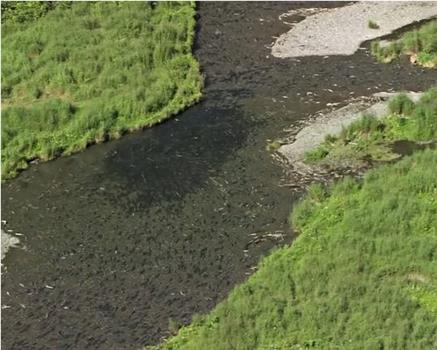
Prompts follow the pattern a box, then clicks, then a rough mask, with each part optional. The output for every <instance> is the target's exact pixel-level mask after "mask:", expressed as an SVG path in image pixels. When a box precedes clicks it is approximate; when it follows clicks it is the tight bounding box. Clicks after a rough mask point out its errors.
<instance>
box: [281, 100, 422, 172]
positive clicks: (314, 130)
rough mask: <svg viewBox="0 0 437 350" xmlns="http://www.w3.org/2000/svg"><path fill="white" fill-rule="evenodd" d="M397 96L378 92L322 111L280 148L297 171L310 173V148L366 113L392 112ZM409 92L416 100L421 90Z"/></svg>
mask: <svg viewBox="0 0 437 350" xmlns="http://www.w3.org/2000/svg"><path fill="white" fill-rule="evenodd" d="M395 95H396V93H385V92H382V93H377V94H374V95H373V99H368V98H367V99H364V98H363V99H362V100H359V101H355V102H352V103H350V104H348V105H346V106H344V107H341V108H338V109H336V110H333V111H329V112H327V113H320V114H319V115H318V116H317V117H315V118H314V119H313V121H312V122H310V124H309V125H307V126H305V127H304V128H303V129H302V130H300V131H299V132H298V133H297V135H296V136H295V138H294V141H293V142H292V143H289V144H286V145H283V146H281V147H280V148H279V150H278V151H279V153H281V154H282V155H283V156H284V157H285V158H286V159H287V161H288V162H289V163H290V164H291V165H292V166H293V168H294V169H295V170H297V171H299V172H308V171H310V170H311V167H309V166H308V165H306V164H305V163H304V161H303V160H304V155H305V153H306V152H307V151H310V150H312V149H314V148H315V147H316V146H318V145H319V144H320V143H322V142H323V141H324V140H325V137H326V136H327V135H336V134H339V133H340V132H341V130H342V129H343V128H345V127H347V126H349V125H350V124H352V123H353V122H354V121H356V120H358V119H359V118H361V116H362V115H363V114H369V115H373V116H375V117H376V118H383V117H385V116H386V115H387V114H388V113H389V111H388V99H389V98H391V97H393V96H395ZM407 95H408V97H409V98H410V99H411V100H413V101H415V102H416V101H418V99H419V98H420V96H421V93H414V92H410V93H408V94H407ZM377 100H379V101H377ZM381 100H382V101H381Z"/></svg>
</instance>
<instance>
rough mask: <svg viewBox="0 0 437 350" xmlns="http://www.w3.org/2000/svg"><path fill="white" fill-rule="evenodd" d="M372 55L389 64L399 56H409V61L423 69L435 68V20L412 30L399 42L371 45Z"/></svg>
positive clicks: (436, 50) (436, 51)
mask: <svg viewBox="0 0 437 350" xmlns="http://www.w3.org/2000/svg"><path fill="white" fill-rule="evenodd" d="M371 52H372V54H373V55H374V56H375V57H376V58H377V59H378V60H379V61H381V62H385V63H388V62H391V61H393V60H394V59H396V58H398V57H399V56H401V55H409V56H411V61H412V62H416V63H419V64H421V65H423V66H425V67H430V68H435V67H437V20H433V21H431V22H429V23H427V24H425V25H423V26H422V27H421V28H420V29H418V30H412V31H409V32H407V33H405V34H404V35H402V37H401V38H400V39H399V40H395V41H393V42H391V43H389V44H388V45H387V46H381V45H380V43H379V41H374V42H372V44H371Z"/></svg>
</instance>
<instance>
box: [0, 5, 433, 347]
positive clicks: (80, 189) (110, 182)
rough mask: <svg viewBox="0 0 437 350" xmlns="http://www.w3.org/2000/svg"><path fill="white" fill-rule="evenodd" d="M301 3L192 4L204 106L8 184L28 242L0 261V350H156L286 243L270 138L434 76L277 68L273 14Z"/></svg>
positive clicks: (11, 218) (329, 62)
mask: <svg viewBox="0 0 437 350" xmlns="http://www.w3.org/2000/svg"><path fill="white" fill-rule="evenodd" d="M334 5H335V4H333V3H331V4H329V6H334ZM297 6H302V4H299V3H292V4H290V3H288V4H287V3H271V2H270V3H256V5H255V4H253V3H243V2H238V3H237V2H229V3H215V2H209V3H200V4H199V32H198V36H197V43H196V54H197V56H198V57H199V60H200V62H201V65H202V69H203V70H204V73H205V76H206V89H205V98H204V100H203V101H202V102H201V103H199V104H198V105H196V106H193V107H192V108H190V109H188V110H187V111H186V112H184V113H182V114H180V115H179V116H177V117H176V118H174V119H172V120H169V121H168V122H166V123H164V124H162V125H159V126H156V127H153V128H151V129H149V130H146V131H144V132H140V133H135V134H132V135H128V136H126V137H123V138H122V139H121V140H118V141H113V142H109V143H106V144H103V145H97V146H93V147H91V148H90V149H88V150H86V151H85V152H83V153H80V154H76V155H73V156H71V157H66V158H61V159H58V160H56V161H53V162H48V163H45V164H39V165H35V166H32V167H31V168H30V169H29V170H28V171H25V172H23V173H22V174H21V175H20V176H19V177H18V178H16V179H14V180H12V181H9V182H7V183H5V184H3V185H2V194H3V195H2V216H3V217H2V218H3V219H6V220H7V225H8V227H10V228H11V229H13V230H14V232H21V233H23V234H24V236H22V237H20V240H21V241H22V242H23V244H24V245H25V246H26V250H19V249H16V248H15V249H14V248H13V249H12V250H11V251H9V252H8V256H7V257H6V258H5V260H4V263H5V265H6V271H5V273H4V275H3V276H2V277H3V278H2V303H3V305H7V306H9V308H5V309H3V310H2V331H3V332H2V346H3V347H4V349H132V348H137V347H139V346H141V345H145V344H151V343H157V342H159V341H160V340H161V339H162V337H166V336H168V334H169V332H168V323H169V319H172V320H175V321H176V322H182V323H187V322H189V321H190V319H191V317H192V315H193V314H194V313H204V312H207V311H208V310H210V309H211V308H212V307H213V306H214V305H216V304H217V302H219V301H220V300H222V299H223V298H224V297H225V296H226V295H227V293H228V292H229V291H230V290H231V288H232V287H233V286H234V285H235V284H236V283H239V282H241V281H242V280H244V279H245V278H246V277H247V275H248V274H249V273H251V272H252V271H253V269H252V267H253V266H255V265H256V263H257V261H258V260H259V258H260V257H261V256H262V255H265V254H267V253H268V251H269V250H270V249H271V248H272V247H273V246H274V245H276V244H281V243H283V242H288V241H290V239H291V233H290V232H289V229H288V225H287V216H288V213H289V211H290V209H291V206H292V203H293V201H294V198H293V196H292V194H291V192H288V190H287V189H286V188H280V187H279V186H278V183H279V180H280V178H281V175H282V170H281V168H280V167H279V166H278V165H277V164H275V162H274V161H273V160H272V158H271V155H270V154H269V153H268V152H267V151H266V150H265V146H266V144H267V140H268V139H274V138H276V137H281V136H284V135H285V133H284V132H283V129H284V128H288V127H289V126H290V125H291V124H293V123H294V122H296V121H298V120H300V119H304V118H306V117H307V116H308V115H309V114H311V113H314V112H316V111H318V110H320V109H322V108H324V107H325V106H326V103H333V102H342V101H344V100H346V99H348V98H350V97H351V96H359V95H370V94H372V93H374V92H377V91H389V90H391V89H393V90H397V89H407V90H423V89H426V88H427V87H429V86H431V85H432V84H435V82H436V81H437V79H436V78H437V74H436V73H435V72H430V71H426V70H423V69H420V68H414V67H411V66H410V65H408V64H407V63H406V61H401V62H400V63H394V64H391V65H381V64H377V63H376V62H374V61H373V59H372V58H370V57H369V55H368V52H367V51H366V50H365V49H363V50H360V52H358V53H357V54H356V55H354V56H351V57H343V56H338V57H329V58H322V57H319V58H311V57H309V58H305V59H300V60H287V59H286V60H281V59H275V58H273V57H271V56H270V49H269V45H270V44H271V43H272V41H273V40H274V38H273V36H278V35H279V34H281V33H282V32H284V31H286V30H287V28H288V27H287V26H286V25H284V24H282V23H281V22H279V21H278V16H279V15H280V14H281V13H283V12H286V11H287V10H289V9H291V8H293V7H297ZM304 6H309V7H314V6H316V4H315V3H307V4H305V5H304ZM308 92H310V94H308ZM276 231H277V232H284V234H285V237H284V241H282V242H272V241H270V240H265V241H261V242H260V243H258V244H254V243H253V238H254V236H253V235H252V234H253V233H257V234H263V233H265V232H276Z"/></svg>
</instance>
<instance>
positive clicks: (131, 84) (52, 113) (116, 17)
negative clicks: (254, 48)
mask: <svg viewBox="0 0 437 350" xmlns="http://www.w3.org/2000/svg"><path fill="white" fill-rule="evenodd" d="M39 4H43V3H39ZM2 6H3V4H2ZM41 6H42V7H41ZM41 6H40V7H38V6H36V7H35V6H30V5H29V6H28V5H22V6H21V7H20V8H18V9H14V8H11V9H9V10H8V11H6V12H5V16H4V17H3V21H2V175H3V178H9V177H13V176H15V175H16V174H17V171H18V170H19V169H24V168H26V167H27V166H28V161H29V160H32V159H35V158H39V159H42V160H48V159H52V158H54V157H56V156H59V155H63V154H70V153H73V152H76V151H79V150H82V149H84V148H85V147H86V146H87V145H88V144H91V143H95V142H102V141H104V140H106V139H110V138H118V137H120V136H121V135H122V134H123V133H125V132H128V131H132V130H135V129H138V128H142V127H146V126H150V125H153V124H155V123H158V122H160V121H162V120H164V119H166V118H168V117H170V116H171V115H173V114H175V113H178V112H180V111H181V110H183V109H184V108H186V107H187V106H189V105H191V104H192V103H194V102H196V101H198V100H199V98H200V96H201V87H202V79H201V76H200V72H199V65H198V62H197V61H196V60H195V58H194V57H193V55H192V45H193V37H194V30H195V19H194V15H195V9H194V4H193V3H188V2H186V3H173V2H171V3H161V2H160V3H156V4H155V3H151V2H131V3H129V2H128V3H116V2H114V3H109V2H103V3H99V2H90V3H88V2H75V3H57V4H56V6H53V7H47V6H45V5H41ZM14 11H19V12H14Z"/></svg>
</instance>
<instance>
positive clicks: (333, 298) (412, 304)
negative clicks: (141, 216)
mask: <svg viewBox="0 0 437 350" xmlns="http://www.w3.org/2000/svg"><path fill="white" fill-rule="evenodd" d="M435 174H437V151H435V150H425V151H423V152H417V153H415V154H414V155H413V156H412V157H408V158H405V159H403V160H402V161H400V162H398V163H397V164H395V165H386V166H383V167H380V168H378V169H374V170H372V171H370V172H368V174H367V176H365V178H364V180H363V181H362V182H357V181H355V180H353V179H345V180H344V181H342V182H340V183H338V184H337V185H335V186H334V187H332V188H331V189H328V190H327V189H325V188H323V187H321V186H320V185H315V186H313V187H311V188H310V190H309V192H308V194H307V195H306V196H305V198H304V199H303V201H301V202H300V203H299V204H298V205H297V207H295V209H294V211H293V214H292V216H291V221H292V223H293V225H294V227H295V228H296V230H297V231H298V232H299V236H298V238H297V239H296V240H295V242H294V243H293V244H292V245H291V246H287V247H283V248H280V249H278V250H276V251H275V252H274V253H272V254H271V255H270V256H269V257H267V258H265V259H264V260H263V261H262V263H261V264H260V265H259V270H258V271H257V272H256V273H255V274H254V275H253V276H251V277H250V278H249V279H248V281H247V282H245V283H243V284H241V285H239V286H237V287H236V288H235V289H234V290H233V291H232V292H231V294H230V295H229V297H228V298H227V299H226V300H225V301H223V302H222V303H221V304H219V305H218V306H217V307H216V308H215V309H214V310H213V311H212V312H211V313H210V314H209V315H206V316H203V317H196V318H195V320H194V321H193V323H192V325H190V326H188V327H185V328H182V329H181V330H180V331H179V333H178V335H177V336H175V337H172V338H170V339H169V340H168V341H167V342H165V343H163V344H161V345H158V346H156V347H150V348H149V349H155V350H158V349H159V350H175V349H192V350H194V349H199V350H200V349H202V350H203V349H211V350H221V349H223V350H225V349H226V350H228V349H238V350H246V349H247V350H254V349H263V350H264V349H272V350H273V349H276V350H279V349H284V350H285V349H287V350H288V349H323V350H326V349H351V350H356V349H366V350H367V349H393V350H400V349H408V350H412V349H417V350H419V349H420V350H426V349H435V348H436V345H437V343H436V342H437V339H436V338H435V334H436V332H437V178H436V176H435Z"/></svg>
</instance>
